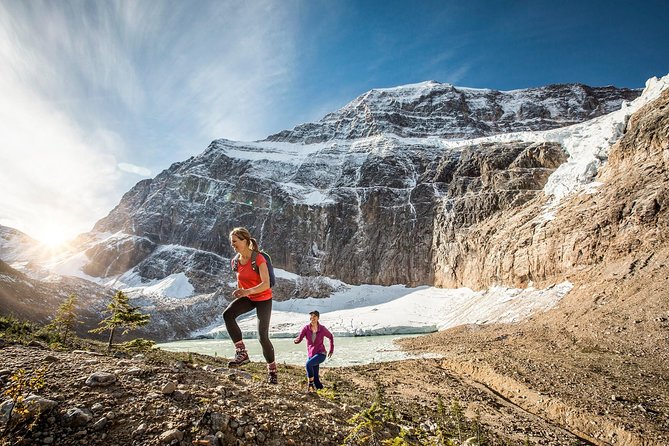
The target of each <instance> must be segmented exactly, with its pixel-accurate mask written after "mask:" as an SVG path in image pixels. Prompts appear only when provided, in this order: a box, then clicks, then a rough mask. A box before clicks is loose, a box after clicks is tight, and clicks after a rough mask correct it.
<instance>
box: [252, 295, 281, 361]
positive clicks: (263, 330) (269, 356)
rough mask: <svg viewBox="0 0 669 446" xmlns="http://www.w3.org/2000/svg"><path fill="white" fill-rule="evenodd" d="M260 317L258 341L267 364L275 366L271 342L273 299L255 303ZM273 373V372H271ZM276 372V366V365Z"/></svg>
mask: <svg viewBox="0 0 669 446" xmlns="http://www.w3.org/2000/svg"><path fill="white" fill-rule="evenodd" d="M254 303H255V307H256V314H257V316H258V339H259V340H260V345H261V346H262V354H263V356H264V357H265V361H267V364H274V346H273V345H272V341H270V340H269V320H270V318H271V317H272V299H268V300H263V301H261V302H254ZM270 371H271V370H270ZM274 371H276V365H275V364H274Z"/></svg>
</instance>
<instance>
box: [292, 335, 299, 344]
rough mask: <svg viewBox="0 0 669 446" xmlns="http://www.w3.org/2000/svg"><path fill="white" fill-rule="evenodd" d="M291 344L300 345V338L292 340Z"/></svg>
mask: <svg viewBox="0 0 669 446" xmlns="http://www.w3.org/2000/svg"><path fill="white" fill-rule="evenodd" d="M293 342H294V343H295V344H299V343H300V338H299V336H298V337H297V338H295V339H293Z"/></svg>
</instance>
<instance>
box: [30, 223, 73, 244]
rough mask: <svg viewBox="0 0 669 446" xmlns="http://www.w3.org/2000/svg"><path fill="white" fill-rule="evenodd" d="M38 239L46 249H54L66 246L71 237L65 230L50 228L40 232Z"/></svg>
mask: <svg viewBox="0 0 669 446" xmlns="http://www.w3.org/2000/svg"><path fill="white" fill-rule="evenodd" d="M36 238H37V240H39V241H40V242H42V243H43V244H44V245H45V246H46V247H48V248H51V249H53V248H60V247H63V246H64V245H66V244H67V242H68V240H69V239H70V236H69V234H68V233H67V231H65V230H63V228H59V227H55V226H49V227H46V228H44V229H43V230H42V231H40V233H39V234H37V235H36Z"/></svg>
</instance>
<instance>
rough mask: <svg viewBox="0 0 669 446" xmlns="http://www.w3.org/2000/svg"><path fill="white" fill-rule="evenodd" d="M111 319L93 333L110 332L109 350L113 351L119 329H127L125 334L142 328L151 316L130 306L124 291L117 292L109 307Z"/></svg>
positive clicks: (106, 320) (103, 322)
mask: <svg viewBox="0 0 669 446" xmlns="http://www.w3.org/2000/svg"><path fill="white" fill-rule="evenodd" d="M107 313H110V315H109V317H108V318H106V319H103V320H101V321H100V323H99V324H98V325H100V327H99V328H96V329H94V330H91V333H102V332H104V331H107V330H109V344H108V345H107V350H111V348H112V343H113V342H114V333H115V331H116V329H117V328H120V327H125V331H123V334H125V333H127V332H128V331H130V330H132V329H135V328H138V327H142V326H144V325H146V324H148V323H149V319H150V318H151V316H150V315H148V314H144V313H141V312H140V311H139V307H133V306H132V305H130V299H129V298H128V296H126V294H125V293H124V292H123V291H117V292H116V294H115V295H114V297H113V298H112V301H111V303H110V304H109V305H107Z"/></svg>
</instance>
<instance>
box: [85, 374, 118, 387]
mask: <svg viewBox="0 0 669 446" xmlns="http://www.w3.org/2000/svg"><path fill="white" fill-rule="evenodd" d="M115 382H116V375H114V374H113V373H107V372H95V373H93V374H92V375H90V376H89V377H88V378H87V379H86V383H85V384H86V385H87V386H91V387H107V386H111V385H112V384H114V383H115Z"/></svg>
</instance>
